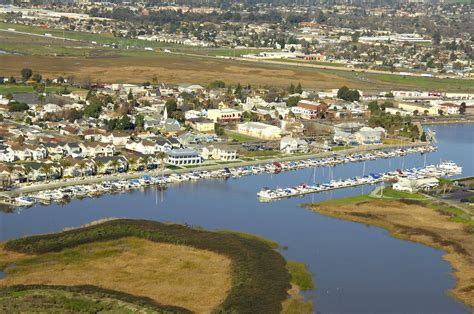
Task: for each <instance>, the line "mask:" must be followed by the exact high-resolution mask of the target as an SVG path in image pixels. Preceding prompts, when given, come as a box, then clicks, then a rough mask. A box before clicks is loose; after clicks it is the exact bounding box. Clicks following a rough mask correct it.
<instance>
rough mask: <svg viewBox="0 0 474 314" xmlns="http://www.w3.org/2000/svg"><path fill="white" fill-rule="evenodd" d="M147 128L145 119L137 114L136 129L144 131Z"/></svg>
mask: <svg viewBox="0 0 474 314" xmlns="http://www.w3.org/2000/svg"><path fill="white" fill-rule="evenodd" d="M144 126H145V117H144V116H143V115H142V114H137V115H136V116H135V127H136V128H140V129H143V127H144Z"/></svg>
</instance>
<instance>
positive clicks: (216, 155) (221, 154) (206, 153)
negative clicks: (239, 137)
mask: <svg viewBox="0 0 474 314" xmlns="http://www.w3.org/2000/svg"><path fill="white" fill-rule="evenodd" d="M201 156H202V157H203V158H204V159H211V158H212V159H214V160H224V161H232V160H236V159H238V158H239V154H238V152H237V149H236V148H235V147H234V146H230V145H218V144H215V145H209V146H204V147H202V149H201Z"/></svg>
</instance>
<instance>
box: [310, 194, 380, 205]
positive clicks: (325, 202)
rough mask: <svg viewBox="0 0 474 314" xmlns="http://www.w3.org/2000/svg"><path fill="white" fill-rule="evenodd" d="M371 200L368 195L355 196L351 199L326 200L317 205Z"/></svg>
mask: <svg viewBox="0 0 474 314" xmlns="http://www.w3.org/2000/svg"><path fill="white" fill-rule="evenodd" d="M370 200H373V198H372V197H370V196H369V195H368V194H362V195H356V196H351V197H344V198H336V199H332V200H326V201H322V202H319V204H335V205H337V204H350V203H359V202H366V201H370Z"/></svg>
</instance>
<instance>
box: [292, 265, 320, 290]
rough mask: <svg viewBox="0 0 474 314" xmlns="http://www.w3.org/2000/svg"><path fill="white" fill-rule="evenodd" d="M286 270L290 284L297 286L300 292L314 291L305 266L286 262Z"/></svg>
mask: <svg viewBox="0 0 474 314" xmlns="http://www.w3.org/2000/svg"><path fill="white" fill-rule="evenodd" d="M286 269H288V272H289V273H290V276H291V283H292V284H295V285H297V286H298V287H299V288H300V289H301V290H311V289H314V282H313V277H312V276H311V273H310V272H309V271H308V270H307V269H306V265H305V264H304V263H301V262H297V261H288V262H287V263H286Z"/></svg>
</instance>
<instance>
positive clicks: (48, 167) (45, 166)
mask: <svg viewBox="0 0 474 314" xmlns="http://www.w3.org/2000/svg"><path fill="white" fill-rule="evenodd" d="M51 170H52V167H51V165H50V164H43V165H42V166H41V171H43V173H44V174H45V175H46V180H48V179H49V176H50V174H51Z"/></svg>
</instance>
